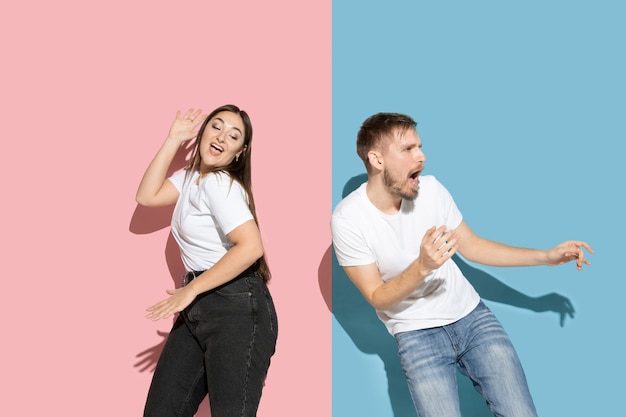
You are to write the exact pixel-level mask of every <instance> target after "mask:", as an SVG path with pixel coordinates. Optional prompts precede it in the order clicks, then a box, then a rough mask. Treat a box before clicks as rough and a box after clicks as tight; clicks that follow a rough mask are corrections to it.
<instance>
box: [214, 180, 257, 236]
mask: <svg viewBox="0 0 626 417" xmlns="http://www.w3.org/2000/svg"><path fill="white" fill-rule="evenodd" d="M203 187H204V191H205V193H206V194H205V195H206V199H207V204H208V206H209V209H210V211H211V214H212V215H213V218H214V220H215V222H216V223H217V224H218V225H219V227H220V229H222V231H223V232H224V234H228V233H230V232H232V231H233V230H235V229H236V228H237V227H238V226H240V225H242V224H243V223H245V222H247V221H248V220H251V219H253V218H254V217H253V216H252V212H251V211H250V208H249V207H248V199H247V195H246V192H245V190H244V189H243V187H242V186H241V185H240V184H239V183H238V182H237V181H232V183H231V181H230V177H229V176H228V175H227V174H212V175H209V176H208V177H207V178H206V180H205V181H204V182H203Z"/></svg>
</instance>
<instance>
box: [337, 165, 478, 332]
mask: <svg viewBox="0 0 626 417" xmlns="http://www.w3.org/2000/svg"><path fill="white" fill-rule="evenodd" d="M366 185H367V184H362V185H361V186H360V187H359V188H358V189H356V190H355V191H354V192H352V193H351V194H350V195H348V196H347V197H346V198H345V199H343V201H341V202H340V203H339V204H338V205H337V207H336V208H335V211H334V212H333V216H332V220H331V229H332V236H333V245H334V248H335V254H336V255H337V260H338V262H339V265H341V266H358V265H369V264H372V263H375V264H376V266H377V267H378V270H379V271H380V275H381V278H382V279H383V280H384V281H387V280H389V279H392V278H394V277H396V276H398V275H399V274H400V273H401V272H402V271H404V270H405V269H406V268H407V267H408V266H409V264H411V262H413V261H414V260H415V259H417V257H418V256H419V253H420V244H421V242H422V238H423V237H424V234H425V233H426V231H427V230H428V229H429V228H431V227H432V226H437V227H439V226H443V225H445V226H446V227H447V228H448V229H455V228H456V227H458V226H459V225H460V224H461V221H462V220H463V217H462V215H461V213H460V211H459V210H458V208H457V206H456V204H455V203H454V200H453V199H452V196H451V195H450V193H449V192H448V190H446V188H445V187H444V186H443V185H441V183H439V181H437V180H436V179H435V177H433V176H430V175H424V176H421V177H420V188H419V193H418V195H417V197H416V198H415V199H414V200H403V201H402V205H401V208H400V211H399V212H398V213H396V214H393V215H389V214H385V213H383V212H381V211H380V210H378V209H377V208H376V207H375V206H374V205H373V204H372V203H371V201H370V200H369V198H368V197H367V193H366ZM479 301H480V298H479V296H478V293H476V291H475V290H474V288H473V287H472V285H471V284H470V283H469V281H467V279H466V278H465V277H464V276H463V274H462V272H461V270H460V269H459V268H458V267H457V265H456V264H455V263H454V261H453V260H452V259H450V260H448V261H447V262H445V263H444V264H443V265H442V266H441V267H440V268H438V269H436V270H434V271H432V272H431V273H430V274H429V275H427V276H426V278H425V279H424V282H422V284H420V286H419V287H418V288H416V289H415V291H414V292H413V293H412V294H411V295H409V296H408V297H407V298H405V299H404V300H402V301H400V302H399V303H398V304H396V305H395V306H394V307H393V308H391V309H389V310H385V311H377V312H376V313H377V315H378V317H379V318H380V319H381V320H382V321H383V323H385V325H386V326H387V330H389V332H390V333H391V334H392V335H393V334H396V333H399V332H404V331H411V330H417V329H426V328H432V327H438V326H443V325H446V324H450V323H453V322H455V321H457V320H459V319H461V318H463V317H464V316H466V315H467V314H469V313H470V312H471V311H472V310H473V309H474V308H475V307H476V305H478V302H479Z"/></svg>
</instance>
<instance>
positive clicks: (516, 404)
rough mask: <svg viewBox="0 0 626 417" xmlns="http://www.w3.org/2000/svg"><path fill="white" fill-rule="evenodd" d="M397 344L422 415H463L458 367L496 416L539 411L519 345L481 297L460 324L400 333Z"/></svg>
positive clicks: (521, 415) (526, 416)
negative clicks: (516, 348)
mask: <svg viewBox="0 0 626 417" xmlns="http://www.w3.org/2000/svg"><path fill="white" fill-rule="evenodd" d="M396 342H397V344H398V352H399V355H400V362H401V364H402V368H403V369H404V373H405V375H406V379H407V382H408V385H409V390H410V393H411V397H412V399H413V403H414V404H415V409H416V410H417V413H418V414H419V416H420V417H461V411H460V405H459V394H458V387H457V381H456V375H457V372H456V370H457V366H458V369H459V370H460V372H461V373H462V374H464V375H466V376H468V377H469V378H470V379H471V380H472V382H473V384H474V387H475V388H476V390H477V391H478V392H479V393H480V394H481V395H482V396H483V398H485V400H486V401H487V405H488V406H489V409H490V410H491V412H492V413H493V414H494V415H495V416H498V417H500V416H506V417H533V416H536V415H537V412H536V410H535V406H534V404H533V400H532V398H531V396H530V391H529V389H528V384H527V382H526V376H525V375H524V371H523V369H522V365H521V363H520V361H519V358H518V357H517V354H516V353H515V349H514V348H513V345H512V344H511V341H510V339H509V337H508V335H507V334H506V332H505V331H504V329H503V328H502V325H501V324H500V322H499V321H498V319H496V317H495V315H494V314H493V313H492V312H491V311H490V310H489V309H488V308H487V306H485V305H484V304H483V302H482V301H481V302H480V303H479V304H478V306H477V307H476V308H475V309H474V310H473V311H472V312H471V313H470V314H468V315H467V316H466V317H464V318H462V319H460V320H459V321H457V322H455V323H452V324H449V325H446V326H442V327H436V328H432V329H424V330H415V331H409V332H402V333H398V334H396Z"/></svg>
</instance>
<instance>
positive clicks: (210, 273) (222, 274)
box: [146, 220, 263, 320]
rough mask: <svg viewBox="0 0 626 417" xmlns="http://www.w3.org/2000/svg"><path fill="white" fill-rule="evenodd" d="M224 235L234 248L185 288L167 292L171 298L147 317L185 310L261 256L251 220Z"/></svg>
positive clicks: (154, 308)
mask: <svg viewBox="0 0 626 417" xmlns="http://www.w3.org/2000/svg"><path fill="white" fill-rule="evenodd" d="M227 236H228V238H229V239H230V241H231V242H232V243H233V246H232V247H231V248H230V249H229V250H228V251H227V252H226V254H224V256H222V258H221V259H220V260H219V261H217V262H216V263H215V265H213V266H212V267H211V268H210V269H208V270H206V271H205V272H204V273H202V274H201V275H199V276H198V277H196V278H195V279H194V280H193V281H191V282H190V283H189V284H188V285H186V286H185V287H182V288H178V289H175V290H167V293H168V294H170V297H169V298H166V299H165V300H162V301H160V302H158V303H157V304H155V305H153V306H152V307H149V308H148V310H147V311H148V314H147V316H146V317H147V318H149V319H152V320H159V319H165V318H168V317H170V316H171V315H173V314H175V313H178V312H180V311H182V310H184V309H185V307H187V306H188V305H189V304H191V302H192V301H193V300H194V299H195V298H196V297H197V296H198V295H199V294H202V293H203V292H206V291H209V290H212V289H213V288H216V287H219V286H220V285H222V284H225V283H227V282H228V281H230V280H232V279H233V278H235V277H236V276H237V275H239V274H241V273H242V272H243V271H245V270H246V269H247V268H248V267H250V266H251V265H252V264H253V263H254V262H256V260H257V259H259V258H260V257H261V256H263V242H262V241H261V233H260V232H259V228H258V226H257V224H256V222H255V221H254V220H248V221H246V222H245V223H243V224H241V225H239V226H237V227H236V228H235V229H234V230H233V231H231V232H230V233H229V234H228V235H227Z"/></svg>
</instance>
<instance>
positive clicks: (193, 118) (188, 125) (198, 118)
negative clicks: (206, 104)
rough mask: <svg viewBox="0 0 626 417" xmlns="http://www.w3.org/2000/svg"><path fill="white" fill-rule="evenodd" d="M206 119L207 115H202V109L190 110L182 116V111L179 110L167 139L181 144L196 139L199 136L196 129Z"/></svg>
mask: <svg viewBox="0 0 626 417" xmlns="http://www.w3.org/2000/svg"><path fill="white" fill-rule="evenodd" d="M206 117H207V115H206V114H202V109H197V110H196V109H189V110H187V112H186V113H185V114H184V115H181V111H180V110H178V111H177V112H176V118H175V119H174V122H173V123H172V126H171V127H170V131H169V133H168V135H167V138H168V139H172V140H175V141H177V142H179V143H183V142H184V141H186V140H190V139H193V138H195V137H196V135H197V134H198V131H197V130H196V128H197V127H198V126H200V125H201V124H202V122H203V121H204V119H206Z"/></svg>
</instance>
